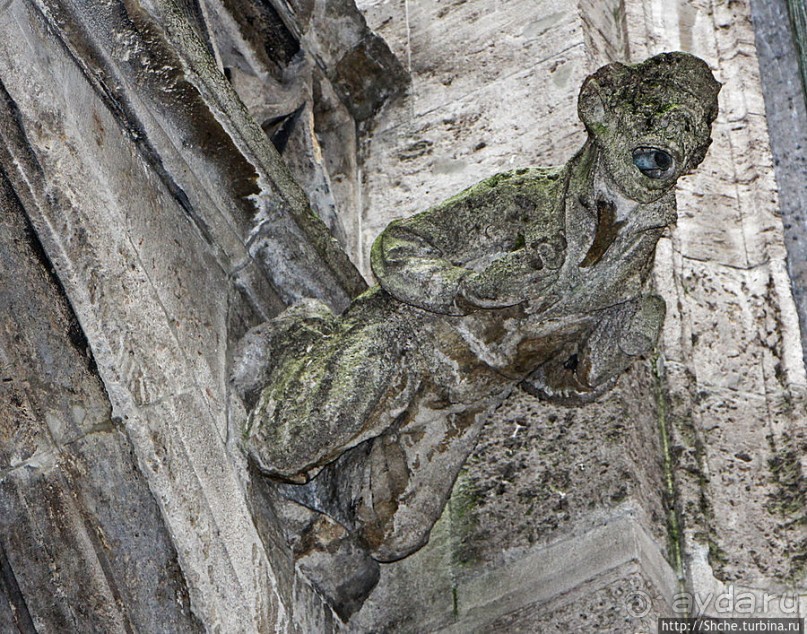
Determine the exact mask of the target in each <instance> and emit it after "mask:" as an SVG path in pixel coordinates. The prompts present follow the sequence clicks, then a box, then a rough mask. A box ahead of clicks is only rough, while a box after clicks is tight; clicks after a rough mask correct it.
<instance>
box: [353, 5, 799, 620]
mask: <svg viewBox="0 0 807 634" xmlns="http://www.w3.org/2000/svg"><path fill="white" fill-rule="evenodd" d="M360 6H361V7H362V9H363V10H364V11H365V13H366V15H367V16H368V21H369V23H370V25H371V26H372V27H374V28H376V29H377V30H378V32H379V33H380V34H382V35H383V36H384V37H385V38H386V39H387V41H388V42H390V45H391V47H392V48H393V50H396V52H398V54H399V56H400V57H401V58H402V59H406V60H407V63H408V65H409V68H410V69H411V72H412V90H411V94H410V98H409V100H408V101H407V102H405V103H403V104H401V105H400V106H399V108H398V109H391V108H388V109H387V110H385V111H384V112H383V113H382V116H381V117H380V118H379V120H378V124H377V127H376V128H375V129H374V130H373V133H372V134H371V135H368V138H367V140H366V141H365V144H364V154H363V158H364V163H363V178H364V180H363V187H364V189H363V191H364V200H365V208H364V214H365V216H364V218H363V220H362V225H363V228H364V231H365V233H366V235H367V241H366V242H365V249H366V248H367V247H368V246H369V242H370V240H371V239H372V238H373V237H374V234H375V232H377V230H378V229H380V228H381V227H383V226H384V225H385V224H386V223H387V222H388V221H389V220H391V219H392V218H394V217H397V216H399V215H407V214H409V213H413V212H415V211H417V210H419V209H422V208H424V207H426V206H428V204H430V203H432V202H434V201H437V200H440V199H441V198H443V197H444V195H445V194H447V193H449V192H453V191H456V190H459V189H461V188H462V187H463V186H465V185H468V184H470V183H472V182H474V181H475V180H477V179H478V178H480V177H483V176H487V175H489V174H492V173H495V172H496V171H500V170H502V169H506V168H508V167H511V166H513V165H522V164H535V163H536V162H538V163H550V164H551V163H560V162H563V161H564V160H566V158H568V156H569V155H570V154H571V152H572V151H573V150H574V149H576V147H577V145H578V143H579V140H580V129H579V125H580V124H579V122H578V121H577V118H576V113H575V110H574V107H575V96H576V86H577V85H579V81H580V78H582V77H583V76H584V75H585V74H586V72H588V71H589V70H590V69H591V68H592V67H596V66H598V65H600V64H602V63H606V62H608V61H612V60H622V61H639V60H642V59H644V58H646V57H647V56H649V55H652V54H654V53H657V52H660V51H664V50H685V51H690V52H693V53H695V54H697V55H699V56H701V57H702V58H704V59H706V60H707V61H708V62H709V64H710V65H711V66H712V68H713V69H714V71H715V72H716V74H717V77H718V79H719V80H720V81H721V82H722V83H723V84H724V87H723V90H722V92H721V94H720V100H721V101H720V107H721V114H720V117H719V119H718V122H717V123H716V126H715V133H714V134H713V137H714V139H715V141H714V144H713V146H712V148H711V149H710V152H709V154H708V156H707V159H706V161H705V162H704V164H703V165H702V166H701V169H700V170H699V172H698V173H697V174H696V175H694V176H692V177H689V178H686V179H684V180H683V182H682V184H681V186H680V188H679V194H678V200H679V214H680V221H679V224H678V227H677V229H676V230H675V231H674V232H672V234H671V235H670V236H669V237H668V238H667V239H665V240H663V241H662V243H661V244H660V246H659V249H658V253H657V267H656V268H657V286H658V288H659V289H660V291H661V292H662V294H663V295H664V296H665V299H666V301H667V305H668V311H669V312H668V318H667V325H666V330H665V333H664V337H663V344H662V346H661V350H660V356H659V357H658V358H657V359H651V360H648V362H647V363H646V364H644V365H640V366H637V367H635V368H633V370H632V371H631V372H630V373H629V374H628V375H627V376H625V377H623V379H622V380H621V381H620V383H619V385H618V387H617V389H616V390H615V391H614V393H613V394H611V395H609V396H608V397H606V398H605V399H604V402H601V403H597V404H595V405H593V406H590V407H587V408H585V409H584V410H580V411H571V410H553V409H552V408H548V407H546V406H544V405H542V404H535V403H534V402H533V401H531V400H530V399H529V398H528V397H526V396H524V395H515V396H514V397H511V399H510V400H509V401H508V402H506V403H505V404H504V405H503V406H502V408H501V409H500V410H499V411H498V412H497V413H496V414H495V415H494V416H493V417H492V419H491V420H490V421H489V423H488V426H487V427H486V429H485V431H484V432H483V436H482V439H481V441H480V445H479V446H478V448H477V451H476V452H475V454H474V456H473V457H472V458H471V460H470V461H469V463H468V465H467V468H466V470H465V471H464V473H463V474H462V476H461V478H460V480H459V481H458V483H457V485H456V487H455V490H454V495H453V497H452V500H451V502H450V504H449V507H448V508H447V509H446V512H445V513H444V515H443V518H442V519H441V522H440V524H438V529H437V530H436V531H435V534H434V535H433V538H432V541H431V543H430V544H429V546H428V547H427V549H424V551H421V552H420V553H417V554H415V555H414V556H412V557H411V558H410V559H408V560H406V561H404V562H401V563H400V564H398V565H396V566H394V567H393V566H390V567H388V568H386V569H385V570H384V572H383V575H382V582H381V584H380V585H379V589H378V590H377V591H376V594H375V595H374V596H373V597H371V600H370V602H369V603H368V604H367V605H366V606H365V609H364V610H363V612H361V613H360V614H359V615H358V617H356V618H355V619H354V622H353V625H354V628H355V630H356V631H362V630H363V629H372V628H374V627H381V629H383V627H392V625H391V624H393V623H395V624H397V625H396V627H402V629H403V631H413V632H414V631H424V630H429V631H431V630H437V629H441V628H445V629H446V631H455V630H456V631H477V630H479V631H558V632H562V631H588V630H589V629H591V628H592V627H593V628H594V629H597V631H614V632H623V631H624V632H637V631H655V620H654V618H655V616H657V615H659V614H661V615H671V614H673V612H674V610H677V611H678V613H680V612H681V610H682V609H684V610H685V609H686V606H685V604H686V601H687V599H689V604H688V605H690V606H694V601H695V600H696V598H697V600H700V601H701V602H702V603H705V604H706V611H707V612H711V613H718V612H720V610H719V609H717V608H716V607H715V605H714V603H715V599H716V598H717V597H718V596H720V594H721V593H726V592H728V591H729V590H731V591H732V592H735V591H736V592H737V593H742V592H751V593H753V595H754V596H756V597H757V598H758V599H759V600H758V601H757V606H756V607H757V610H758V611H759V612H762V611H763V610H762V598H761V595H762V593H764V592H767V593H769V594H770V595H771V601H770V602H769V606H768V608H767V614H768V615H770V616H776V615H778V613H777V608H778V606H780V605H784V606H785V607H787V606H792V605H793V600H794V598H795V601H796V603H798V596H799V595H803V594H804V593H805V592H807V579H806V578H805V570H804V567H803V561H804V555H805V552H807V551H805V546H807V543H805V541H804V530H805V529H804V516H805V515H804V514H805V506H804V490H805V489H804V487H805V480H804V473H803V468H804V467H803V456H804V455H805V444H804V443H805V426H807V410H805V404H804V403H805V401H804V393H805V388H807V381H805V372H804V365H803V362H802V345H801V339H800V333H799V324H798V319H797V315H796V310H795V305H794V302H793V297H792V292H791V284H790V279H789V277H788V273H787V262H786V260H787V253H786V250H785V245H784V233H783V225H782V221H781V218H780V213H779V202H778V200H777V182H776V180H775V174H774V169H773V160H772V157H771V149H770V146H769V143H768V130H767V128H766V119H765V105H764V103H763V98H762V89H761V85H760V78H759V65H758V61H757V56H756V42H755V35H754V30H753V26H752V23H751V16H750V9H749V7H748V6H747V5H746V4H745V3H736V2H728V3H726V2H711V1H709V0H704V1H699V2H672V3H671V2H661V1H658V2H657V1H655V0H644V1H641V0H636V1H632V0H624V1H618V2H612V3H587V2H581V3H579V5H570V4H568V3H555V2H552V1H551V0H546V1H543V2H540V3H537V4H536V3H529V8H527V7H526V6H522V5H521V4H520V3H518V2H515V3H509V2H508V3H505V2H492V1H491V2H469V3H455V4H444V3H439V2H434V3H421V2H418V3H405V2H396V1H394V0H393V1H390V2H372V1H367V2H363V3H362V4H361V5H360ZM437 33H440V34H441V36H439V37H438V36H437V35H436V34H437ZM480 78H481V80H480ZM504 113H507V114H506V115H505V114H504ZM548 131H549V132H548ZM793 178H799V172H798V170H796V173H795V174H794V176H793ZM803 179H804V174H803V173H801V181H800V182H803ZM611 526H618V527H619V529H618V530H615V531H614V532H613V533H608V531H609V527H611ZM605 534H608V537H603V536H604V535H605ZM601 538H602V539H605V542H599V541H597V540H599V539H601ZM604 544H607V546H604ZM606 553H607V556H606ZM559 562H563V563H562V564H561V563H559ZM413 595H414V596H415V597H416V598H415V599H414V602H415V603H417V604H418V605H425V606H428V609H425V610H417V611H413V610H411V605H412V602H413V599H412V596H413ZM676 595H678V599H679V600H678V601H677V602H676V601H675V598H676ZM783 598H784V600H783V601H782V599H783ZM724 604H725V602H724ZM682 606H684V607H683V608H682ZM801 610H802V612H801V614H802V616H803V615H804V611H803V610H804V608H803V607H802V608H801ZM724 614H725V613H724ZM401 623H403V624H404V625H403V626H401V625H400V624H401Z"/></svg>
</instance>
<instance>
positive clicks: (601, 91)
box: [577, 62, 630, 134]
mask: <svg viewBox="0 0 807 634" xmlns="http://www.w3.org/2000/svg"><path fill="white" fill-rule="evenodd" d="M629 73H630V68H628V67H627V66H625V65H624V64H620V63H619V62H614V63H612V64H608V65H607V66H603V67H602V68H600V69H599V70H598V71H597V72H596V73H594V74H593V75H589V76H588V77H587V78H586V80H585V81H584V82H583V87H582V88H581V89H580V96H579V97H578V98H577V113H578V115H579V116H580V120H581V121H582V122H583V123H584V124H585V126H586V129H587V130H588V131H589V132H590V133H592V134H596V133H597V129H598V128H601V126H603V125H607V119H608V117H609V115H610V109H609V107H608V103H609V102H612V101H613V99H614V98H615V97H616V98H619V94H620V93H621V92H622V91H621V88H622V86H623V85H624V82H625V80H626V79H627V76H628V75H629Z"/></svg>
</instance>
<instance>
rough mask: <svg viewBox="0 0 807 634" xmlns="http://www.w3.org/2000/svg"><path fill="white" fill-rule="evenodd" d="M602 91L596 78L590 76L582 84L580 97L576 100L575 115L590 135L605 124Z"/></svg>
mask: <svg viewBox="0 0 807 634" xmlns="http://www.w3.org/2000/svg"><path fill="white" fill-rule="evenodd" d="M602 90H603V89H602V87H601V86H600V84H599V83H598V82H597V79H596V76H595V75H591V76H590V77H587V78H586V81H584V82H583V87H582V88H580V96H579V97H578V98H577V114H578V116H579V117H580V120H581V121H582V122H583V124H584V125H585V126H586V129H587V130H588V131H589V132H592V133H593V132H594V131H595V130H596V128H597V127H599V126H601V125H603V124H604V123H605V116H606V115H605V103H604V102H603V92H602Z"/></svg>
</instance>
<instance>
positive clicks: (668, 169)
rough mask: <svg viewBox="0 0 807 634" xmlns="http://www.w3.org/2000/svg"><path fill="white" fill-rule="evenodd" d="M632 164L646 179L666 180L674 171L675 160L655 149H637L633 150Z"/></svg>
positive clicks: (662, 151)
mask: <svg viewBox="0 0 807 634" xmlns="http://www.w3.org/2000/svg"><path fill="white" fill-rule="evenodd" d="M633 164H634V165H635V166H636V167H638V168H639V171H640V172H641V173H642V174H644V175H645V176H647V177H648V178H667V177H668V176H670V175H672V173H673V171H675V159H673V157H672V156H670V155H669V154H668V153H667V152H665V151H664V150H659V149H658V148H655V147H637V148H636V149H635V150H633Z"/></svg>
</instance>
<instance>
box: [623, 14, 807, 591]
mask: <svg viewBox="0 0 807 634" xmlns="http://www.w3.org/2000/svg"><path fill="white" fill-rule="evenodd" d="M628 4H629V5H630V4H633V3H628ZM636 4H642V3H636ZM643 5H644V6H643V15H641V19H629V21H628V27H629V32H630V33H631V41H634V40H635V41H637V42H647V43H648V44H647V47H646V49H642V50H640V51H637V52H638V53H639V54H640V55H642V54H644V53H645V52H646V53H648V54H652V53H654V52H656V51H659V50H667V49H670V48H678V47H681V48H685V49H686V50H690V51H691V52H693V53H695V54H697V55H699V56H701V57H703V58H704V59H706V60H707V61H708V62H709V63H710V64H711V65H712V66H713V68H714V70H715V73H716V75H717V77H718V79H719V80H720V81H722V82H723V84H724V85H723V89H722V91H721V93H720V115H719V117H718V120H717V122H716V132H717V134H716V135H715V142H714V144H713V146H712V148H711V150H710V153H709V156H708V158H707V160H706V161H705V162H704V164H703V165H702V169H701V170H699V171H698V173H697V174H695V175H694V176H693V177H692V178H691V179H689V180H688V181H686V182H684V183H683V186H682V187H681V188H680V192H679V208H680V209H681V217H680V220H679V224H678V230H677V231H675V232H673V234H672V240H671V242H670V244H669V245H662V248H661V249H660V250H659V257H658V260H657V268H656V270H657V272H659V275H658V282H659V287H660V289H661V291H662V294H663V295H664V296H665V298H666V300H667V305H668V308H670V309H671V310H670V313H668V319H667V328H666V331H665V335H664V345H663V353H664V356H665V359H666V364H665V365H666V377H665V384H666V386H667V387H666V389H667V391H668V394H669V421H670V424H671V428H672V440H671V443H672V454H673V455H674V456H675V457H676V463H677V466H676V470H675V474H676V485H677V487H678V499H679V505H680V508H681V513H682V523H683V528H684V545H685V552H686V555H687V557H686V562H687V572H688V577H689V579H690V582H691V584H692V586H693V589H694V590H695V591H699V590H701V589H703V591H707V590H709V589H711V588H713V587H714V586H715V584H718V585H719V584H720V583H733V584H737V585H738V586H743V587H750V588H757V589H760V590H767V591H769V592H781V591H783V590H784V588H788V587H789V588H791V589H795V590H796V591H800V592H804V591H805V589H807V574H806V573H807V571H806V570H805V567H804V560H805V557H807V540H805V531H804V523H803V518H804V512H805V501H804V500H805V498H804V491H805V487H807V484H806V483H805V474H804V464H803V456H804V455H805V451H807V445H806V444H805V434H806V433H807V409H806V408H805V399H804V393H805V389H806V388H807V380H806V379H805V373H804V365H803V362H802V347H801V341H800V333H799V326H798V319H797V315H796V310H795V305H794V302H793V297H792V294H791V289H790V280H789V278H788V275H787V266H786V251H785V246H784V239H783V227H782V220H781V218H780V216H779V211H778V200H777V185H776V182H775V179H774V170H773V163H772V159H771V153H770V148H769V144H768V141H767V139H768V131H767V126H766V119H765V110H764V104H763V101H762V91H761V86H760V78H759V66H758V62H757V57H756V50H755V43H754V33H753V28H752V24H751V20H750V9H749V6H748V4H747V3H736V2H732V3H724V2H708V1H703V0H701V1H698V2H688V3H686V4H684V3H666V2H660V1H658V2H657V1H653V2H645V3H643ZM628 14H629V17H630V16H633V17H639V11H638V10H637V9H634V10H632V11H631V10H629V11H628Z"/></svg>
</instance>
